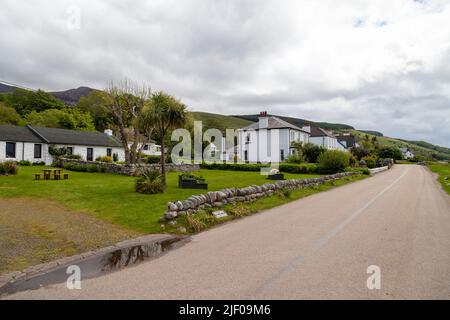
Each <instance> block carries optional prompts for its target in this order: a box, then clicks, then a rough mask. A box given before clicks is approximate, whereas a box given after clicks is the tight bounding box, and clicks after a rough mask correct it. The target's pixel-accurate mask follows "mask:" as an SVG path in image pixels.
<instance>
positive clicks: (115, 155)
mask: <svg viewBox="0 0 450 320" xmlns="http://www.w3.org/2000/svg"><path fill="white" fill-rule="evenodd" d="M113 161H114V162H117V161H119V155H118V154H117V153H113Z"/></svg>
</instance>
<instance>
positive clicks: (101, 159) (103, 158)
mask: <svg viewBox="0 0 450 320" xmlns="http://www.w3.org/2000/svg"><path fill="white" fill-rule="evenodd" d="M95 161H98V162H108V163H111V162H113V158H112V157H109V156H102V157H98V158H97V159H95Z"/></svg>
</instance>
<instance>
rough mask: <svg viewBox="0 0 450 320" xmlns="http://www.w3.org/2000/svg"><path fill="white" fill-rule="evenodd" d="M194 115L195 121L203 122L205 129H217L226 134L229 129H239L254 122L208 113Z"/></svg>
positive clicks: (195, 113) (194, 113)
mask: <svg viewBox="0 0 450 320" xmlns="http://www.w3.org/2000/svg"><path fill="white" fill-rule="evenodd" d="M192 114H193V116H194V120H197V121H202V122H203V128H204V129H209V128H216V129H219V130H220V131H222V132H224V131H225V129H227V128H228V129H239V128H243V127H246V126H248V125H250V124H252V121H249V120H245V119H240V118H238V117H233V116H225V115H222V114H216V113H208V112H192Z"/></svg>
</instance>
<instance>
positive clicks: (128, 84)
mask: <svg viewBox="0 0 450 320" xmlns="http://www.w3.org/2000/svg"><path fill="white" fill-rule="evenodd" d="M106 92H107V93H108V95H109V96H110V98H111V103H110V104H109V105H108V109H109V110H110V111H111V113H112V115H113V117H114V120H115V123H116V126H117V130H118V133H119V138H120V141H121V143H122V145H123V147H124V149H125V161H126V163H127V164H136V163H139V162H140V160H141V152H142V150H143V148H144V146H145V145H146V144H147V143H149V141H150V136H151V133H152V131H153V127H152V125H151V124H150V123H149V122H146V121H141V119H140V117H141V113H142V110H143V108H144V105H145V103H146V101H147V100H149V99H150V97H151V89H150V87H149V86H147V85H139V84H138V83H137V82H135V81H131V80H129V79H124V80H122V81H120V82H118V83H117V84H116V83H114V82H112V81H111V82H110V84H109V86H108V88H107V89H106Z"/></svg>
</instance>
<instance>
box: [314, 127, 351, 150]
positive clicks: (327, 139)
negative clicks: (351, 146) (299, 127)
mask: <svg viewBox="0 0 450 320" xmlns="http://www.w3.org/2000/svg"><path fill="white" fill-rule="evenodd" d="M309 142H311V143H314V144H315V145H318V146H320V147H323V148H325V149H331V150H341V151H345V150H346V148H345V146H344V145H343V144H342V143H340V142H339V141H338V139H337V138H336V137H335V136H334V135H333V134H332V133H331V132H329V131H327V130H325V129H322V128H319V127H311V136H310V137H309Z"/></svg>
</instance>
